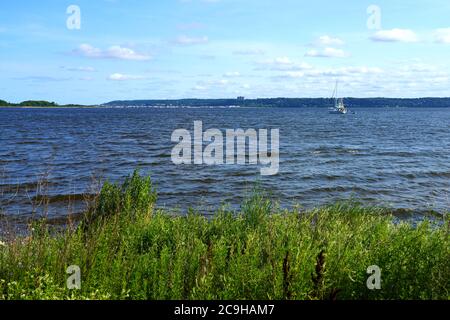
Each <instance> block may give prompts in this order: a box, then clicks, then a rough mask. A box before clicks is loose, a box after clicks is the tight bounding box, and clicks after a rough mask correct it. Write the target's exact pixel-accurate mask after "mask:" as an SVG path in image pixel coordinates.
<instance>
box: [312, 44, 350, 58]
mask: <svg viewBox="0 0 450 320" xmlns="http://www.w3.org/2000/svg"><path fill="white" fill-rule="evenodd" d="M305 56H307V57H313V58H347V57H348V56H349V54H348V53H346V52H345V51H344V50H342V49H335V48H330V47H328V48H325V49H324V50H316V49H312V50H309V51H308V52H307V53H306V54H305Z"/></svg>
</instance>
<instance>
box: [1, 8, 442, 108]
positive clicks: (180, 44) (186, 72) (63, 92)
mask: <svg viewBox="0 0 450 320" xmlns="http://www.w3.org/2000/svg"><path fill="white" fill-rule="evenodd" d="M338 2H339V3H338ZM344 4H345V5H344ZM70 5H76V6H77V7H78V8H79V9H80V12H81V16H80V27H81V28H80V29H69V28H68V27H67V20H68V19H71V18H72V17H73V16H72V14H71V13H69V14H68V13H67V8H68V7H69V6H70ZM374 5H375V6H374ZM370 6H371V7H370ZM369 7H370V8H369ZM368 8H369V10H368ZM449 17H450V2H449V1H448V0H413V1H406V0H396V1H392V0H390V1H387V0H383V1H381V0H380V1H377V0H371V1H364V0H347V1H345V2H344V1H331V0H330V1H325V0H315V1H301V0H278V1H275V0H271V1H269V0H164V1H156V0H151V1H142V0H140V1H138V0H128V1H126V0H97V1H96V0H90V1H85V0H72V1H61V0H53V1H52V0H41V1H33V2H31V1H25V0H16V1H2V2H1V4H0V99H4V100H8V101H11V102H18V101H22V100H27V99H46V100H51V101H56V102H58V103H85V104H89V103H102V102H107V101H110V100H116V99H146V98H148V99H165V98H191V97H198V98H229V97H236V96H238V95H243V96H245V97H248V98H256V97H281V96H283V97H323V96H325V97H326V96H330V95H331V93H332V91H333V87H334V82H335V81H336V80H337V79H338V80H339V81H340V93H341V95H343V96H355V97H374V96H386V97H423V96H450V92H449V87H450V86H449V84H450V76H449V75H450V66H449V59H448V57H449V56H450V19H449ZM70 21H73V20H70ZM378 22H379V23H378Z"/></svg>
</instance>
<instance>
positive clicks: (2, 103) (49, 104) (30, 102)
mask: <svg viewBox="0 0 450 320" xmlns="http://www.w3.org/2000/svg"><path fill="white" fill-rule="evenodd" d="M0 107H45V108H49V107H58V108H82V107H86V106H84V105H80V104H65V105H59V104H57V103H55V102H49V101H45V100H27V101H23V102H20V103H10V102H7V101H4V100H0Z"/></svg>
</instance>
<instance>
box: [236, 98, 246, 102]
mask: <svg viewBox="0 0 450 320" xmlns="http://www.w3.org/2000/svg"><path fill="white" fill-rule="evenodd" d="M237 100H238V101H244V100H245V97H237Z"/></svg>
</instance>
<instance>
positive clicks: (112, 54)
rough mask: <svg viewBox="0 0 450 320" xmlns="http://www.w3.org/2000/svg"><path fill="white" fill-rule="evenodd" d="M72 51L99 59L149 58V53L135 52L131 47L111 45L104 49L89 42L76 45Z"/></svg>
mask: <svg viewBox="0 0 450 320" xmlns="http://www.w3.org/2000/svg"><path fill="white" fill-rule="evenodd" d="M74 53H76V54H79V55H82V56H84V57H88V58H99V59H121V60H136V61H143V60H149V59H151V57H150V56H149V55H145V54H141V53H137V52H135V51H134V50H133V49H129V48H124V47H121V46H112V47H109V48H108V49H106V50H102V49H99V48H95V47H93V46H91V45H90V44H82V45H80V46H79V47H78V49H76V50H74Z"/></svg>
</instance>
